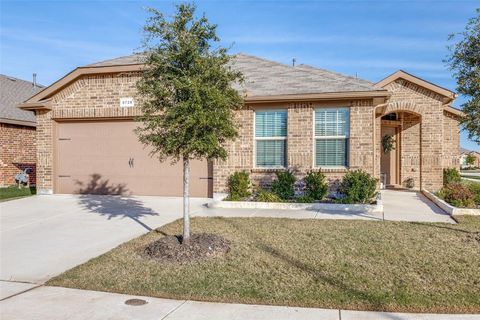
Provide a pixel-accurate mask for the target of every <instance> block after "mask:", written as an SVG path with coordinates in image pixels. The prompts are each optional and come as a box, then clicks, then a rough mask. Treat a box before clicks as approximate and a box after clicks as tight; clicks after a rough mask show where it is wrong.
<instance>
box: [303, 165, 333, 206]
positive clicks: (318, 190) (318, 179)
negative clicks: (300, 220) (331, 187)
mask: <svg viewBox="0 0 480 320" xmlns="http://www.w3.org/2000/svg"><path fill="white" fill-rule="evenodd" d="M304 180H305V195H306V196H307V197H309V198H311V199H313V200H322V199H323V198H325V196H326V195H327V193H328V185H327V183H326V182H325V175H324V174H323V173H321V172H313V171H311V172H309V173H308V174H307V176H306V177H305V179H304Z"/></svg>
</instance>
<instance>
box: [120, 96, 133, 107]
mask: <svg viewBox="0 0 480 320" xmlns="http://www.w3.org/2000/svg"><path fill="white" fill-rule="evenodd" d="M134 106H135V102H134V101H133V98H132V97H126V98H120V107H121V108H129V107H134Z"/></svg>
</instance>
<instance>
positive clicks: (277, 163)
mask: <svg viewBox="0 0 480 320" xmlns="http://www.w3.org/2000/svg"><path fill="white" fill-rule="evenodd" d="M285 154H286V140H258V141H257V166H259V167H284V166H285V165H286V164H285Z"/></svg>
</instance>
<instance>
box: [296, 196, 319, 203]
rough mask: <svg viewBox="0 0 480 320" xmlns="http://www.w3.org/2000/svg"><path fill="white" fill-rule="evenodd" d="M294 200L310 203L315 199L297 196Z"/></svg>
mask: <svg viewBox="0 0 480 320" xmlns="http://www.w3.org/2000/svg"><path fill="white" fill-rule="evenodd" d="M295 201H296V202H298V203H312V202H315V199H313V198H312V197H309V196H300V197H297V198H296V199H295Z"/></svg>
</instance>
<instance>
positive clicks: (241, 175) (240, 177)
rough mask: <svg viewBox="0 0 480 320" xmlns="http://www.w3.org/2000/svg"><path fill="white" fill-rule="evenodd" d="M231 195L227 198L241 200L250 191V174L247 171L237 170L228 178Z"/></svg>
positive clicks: (247, 195)
mask: <svg viewBox="0 0 480 320" xmlns="http://www.w3.org/2000/svg"><path fill="white" fill-rule="evenodd" d="M228 191H229V195H228V198H227V200H230V201H239V200H242V199H243V198H247V197H249V196H250V195H251V193H250V176H249V174H248V172H247V171H236V172H234V173H233V174H232V175H231V176H230V177H229V178H228Z"/></svg>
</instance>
